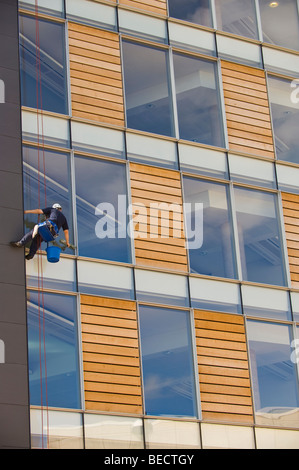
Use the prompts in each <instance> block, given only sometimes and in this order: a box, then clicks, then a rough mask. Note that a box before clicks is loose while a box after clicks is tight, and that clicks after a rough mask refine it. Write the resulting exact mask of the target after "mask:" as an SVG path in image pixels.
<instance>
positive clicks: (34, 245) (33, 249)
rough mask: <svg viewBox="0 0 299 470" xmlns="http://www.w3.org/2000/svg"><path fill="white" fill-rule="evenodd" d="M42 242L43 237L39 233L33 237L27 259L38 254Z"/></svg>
mask: <svg viewBox="0 0 299 470" xmlns="http://www.w3.org/2000/svg"><path fill="white" fill-rule="evenodd" d="M41 242H42V237H41V236H40V235H37V236H36V237H34V238H33V239H32V242H31V245H30V249H29V253H28V255H26V257H25V258H26V259H32V258H33V257H34V255H35V254H36V252H37V250H38V249H39V247H40V245H41Z"/></svg>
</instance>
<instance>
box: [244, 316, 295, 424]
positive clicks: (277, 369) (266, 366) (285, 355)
mask: <svg viewBox="0 0 299 470" xmlns="http://www.w3.org/2000/svg"><path fill="white" fill-rule="evenodd" d="M247 335H248V340H249V353H250V367H251V378H252V386H253V394H254V405H255V417H256V423H257V424H263V425H279V426H286V427H298V406H299V397H298V384H297V382H298V377H297V371H296V365H295V364H294V362H293V361H292V360H291V346H290V344H291V341H292V335H291V327H290V326H288V325H282V324H275V323H263V322H260V321H252V320H249V321H247Z"/></svg>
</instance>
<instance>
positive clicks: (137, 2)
mask: <svg viewBox="0 0 299 470" xmlns="http://www.w3.org/2000/svg"><path fill="white" fill-rule="evenodd" d="M119 3H120V4H121V5H127V6H130V7H132V8H138V9H141V10H146V11H150V12H152V13H158V14H160V15H163V16H165V15H167V7H166V0H119Z"/></svg>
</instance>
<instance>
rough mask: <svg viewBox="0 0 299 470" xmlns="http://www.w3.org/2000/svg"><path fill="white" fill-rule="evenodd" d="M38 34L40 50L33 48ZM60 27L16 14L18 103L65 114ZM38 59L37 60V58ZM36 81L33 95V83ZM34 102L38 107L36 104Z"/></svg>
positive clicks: (64, 78)
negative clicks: (18, 65)
mask: <svg viewBox="0 0 299 470" xmlns="http://www.w3.org/2000/svg"><path fill="white" fill-rule="evenodd" d="M37 35H38V38H39V45H40V49H39V50H38V49H37V47H36V42H37V41H36V37H37ZM64 54H65V38H64V26H63V25H62V24H57V23H53V22H49V21H44V20H39V22H38V25H37V23H36V20H35V18H31V17H26V16H21V17H20V66H21V96H22V105H23V106H28V107H31V108H37V107H38V108H39V109H44V110H47V111H53V112H57V113H62V114H66V113H67V102H66V97H67V93H66V67H65V56H64ZM37 59H38V60H37ZM37 80H38V83H39V90H38V94H37V89H36V86H37V85H36V83H37ZM37 105H38V106H37Z"/></svg>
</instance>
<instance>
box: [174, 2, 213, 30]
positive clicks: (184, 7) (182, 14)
mask: <svg viewBox="0 0 299 470" xmlns="http://www.w3.org/2000/svg"><path fill="white" fill-rule="evenodd" d="M168 10H169V16H172V17H173V18H178V19H179V20H184V21H190V22H191V23H196V24H201V25H203V26H210V27H211V26H212V13H211V5H210V0H184V1H183V2H182V1H181V0H168Z"/></svg>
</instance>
